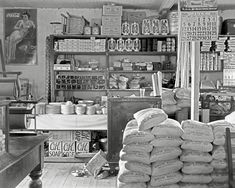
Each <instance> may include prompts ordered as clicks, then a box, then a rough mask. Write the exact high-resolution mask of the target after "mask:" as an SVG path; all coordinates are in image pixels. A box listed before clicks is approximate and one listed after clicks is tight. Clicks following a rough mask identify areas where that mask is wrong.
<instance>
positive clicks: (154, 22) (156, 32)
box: [151, 18, 160, 35]
mask: <svg viewBox="0 0 235 188" xmlns="http://www.w3.org/2000/svg"><path fill="white" fill-rule="evenodd" d="M151 25H152V32H151V33H152V34H154V35H159V34H160V21H159V19H157V18H154V19H153V20H152V24H151Z"/></svg>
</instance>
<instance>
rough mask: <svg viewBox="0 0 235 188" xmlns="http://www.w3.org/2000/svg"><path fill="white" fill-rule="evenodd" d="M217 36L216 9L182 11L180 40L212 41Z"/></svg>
mask: <svg viewBox="0 0 235 188" xmlns="http://www.w3.org/2000/svg"><path fill="white" fill-rule="evenodd" d="M217 38H218V11H182V12H181V41H213V40H217Z"/></svg>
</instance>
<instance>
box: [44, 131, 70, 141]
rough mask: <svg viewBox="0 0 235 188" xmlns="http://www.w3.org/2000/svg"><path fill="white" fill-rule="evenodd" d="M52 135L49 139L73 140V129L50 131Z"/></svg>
mask: <svg viewBox="0 0 235 188" xmlns="http://www.w3.org/2000/svg"><path fill="white" fill-rule="evenodd" d="M50 133H51V135H52V136H51V137H50V138H49V140H67V141H73V140H74V139H73V134H74V133H73V131H50Z"/></svg>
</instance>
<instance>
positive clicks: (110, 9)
mask: <svg viewBox="0 0 235 188" xmlns="http://www.w3.org/2000/svg"><path fill="white" fill-rule="evenodd" d="M103 15H115V16H122V6H116V5H103Z"/></svg>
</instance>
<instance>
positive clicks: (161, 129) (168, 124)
mask: <svg viewBox="0 0 235 188" xmlns="http://www.w3.org/2000/svg"><path fill="white" fill-rule="evenodd" d="M151 133H152V134H154V135H157V136H178V137H180V136H182V135H183V133H184V131H183V129H182V127H181V125H180V123H179V122H178V121H176V120H174V119H171V118H167V119H166V120H165V121H163V122H162V123H160V124H158V125H156V126H155V127H153V129H152V131H151Z"/></svg>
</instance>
